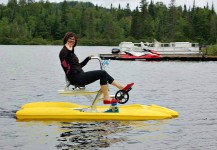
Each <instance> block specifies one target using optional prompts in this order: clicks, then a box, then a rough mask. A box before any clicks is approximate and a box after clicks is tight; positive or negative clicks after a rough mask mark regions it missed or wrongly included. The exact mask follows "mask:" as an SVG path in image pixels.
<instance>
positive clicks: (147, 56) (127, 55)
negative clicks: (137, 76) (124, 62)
mask: <svg viewBox="0 0 217 150" xmlns="http://www.w3.org/2000/svg"><path fill="white" fill-rule="evenodd" d="M143 53H144V52H143ZM143 53H141V55H133V53H130V52H125V54H120V58H121V59H128V60H130V59H150V60H151V59H156V60H157V59H159V58H161V55H160V54H159V53H158V52H156V51H154V50H148V52H145V53H144V54H143Z"/></svg>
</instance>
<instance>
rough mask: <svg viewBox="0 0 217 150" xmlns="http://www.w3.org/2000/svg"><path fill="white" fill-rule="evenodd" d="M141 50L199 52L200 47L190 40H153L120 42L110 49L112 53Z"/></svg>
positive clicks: (170, 52)
mask: <svg viewBox="0 0 217 150" xmlns="http://www.w3.org/2000/svg"><path fill="white" fill-rule="evenodd" d="M118 49H119V52H118ZM129 50H130V51H135V52H143V51H144V50H152V51H155V52H156V53H158V54H199V53H200V48H199V44H198V43H190V42H170V43H161V42H158V41H155V42H154V43H149V42H146V43H143V42H140V43H133V42H121V43H120V44H119V48H114V49H112V53H113V54H114V53H120V52H125V51H129Z"/></svg>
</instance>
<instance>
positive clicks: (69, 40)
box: [66, 37, 75, 47]
mask: <svg viewBox="0 0 217 150" xmlns="http://www.w3.org/2000/svg"><path fill="white" fill-rule="evenodd" d="M66 44H67V45H68V46H69V47H73V46H74V45H75V37H70V38H69V39H68V41H67V43H66Z"/></svg>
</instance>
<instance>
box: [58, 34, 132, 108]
mask: <svg viewBox="0 0 217 150" xmlns="http://www.w3.org/2000/svg"><path fill="white" fill-rule="evenodd" d="M63 44H64V45H63V48H62V50H61V51H60V54H59V58H60V62H61V66H62V68H63V70H64V72H65V74H66V76H67V78H68V80H69V81H70V83H71V84H72V85H80V86H84V85H87V84H90V83H93V82H95V81H97V80H100V86H101V91H102V93H103V97H104V101H103V102H104V104H112V103H117V102H118V100H116V99H114V98H110V97H109V93H108V83H109V84H112V85H113V86H115V87H117V88H118V89H120V90H125V91H127V90H128V89H130V88H131V87H132V86H133V84H134V83H131V84H127V85H126V86H123V85H121V84H120V83H118V82H117V81H116V80H114V79H113V78H112V77H111V76H110V75H109V74H108V73H107V72H106V71H104V70H94V71H88V72H84V71H83V70H82V67H84V66H85V65H86V64H87V63H88V61H89V60H90V59H91V57H92V55H90V56H88V57H87V58H86V59H84V60H83V61H82V62H81V63H79V60H78V57H77V56H76V55H75V53H74V47H75V46H76V44H77V37H76V35H75V34H74V33H72V32H67V33H66V34H65V36H64V39H63Z"/></svg>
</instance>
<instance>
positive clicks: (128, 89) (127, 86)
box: [122, 83, 134, 92]
mask: <svg viewBox="0 0 217 150" xmlns="http://www.w3.org/2000/svg"><path fill="white" fill-rule="evenodd" d="M133 85H134V83H129V84H127V85H126V86H125V87H124V88H123V89H122V90H124V91H127V92H129V91H130V90H131V89H132V86H133Z"/></svg>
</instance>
